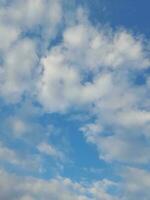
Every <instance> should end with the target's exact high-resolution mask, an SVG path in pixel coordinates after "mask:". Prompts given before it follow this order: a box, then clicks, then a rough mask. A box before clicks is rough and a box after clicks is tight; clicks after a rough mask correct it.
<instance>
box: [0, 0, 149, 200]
mask: <svg viewBox="0 0 150 200" xmlns="http://www.w3.org/2000/svg"><path fill="white" fill-rule="evenodd" d="M1 4H2V6H1V7H0V97H1V99H2V100H3V101H4V102H5V103H6V104H7V105H9V104H13V105H16V104H17V105H19V106H20V105H21V103H22V101H23V100H24V99H26V98H28V99H30V100H31V101H33V102H34V103H37V105H38V106H39V107H40V109H41V110H40V111H38V112H35V115H38V116H40V115H41V113H42V114H43V113H50V114H52V113H64V112H68V113H69V112H70V110H73V109H78V110H82V111H83V110H86V112H87V113H89V118H90V117H91V118H92V117H93V116H94V118H95V121H94V122H90V123H88V124H85V125H83V127H80V130H81V131H82V132H83V133H84V136H85V139H86V141H88V142H90V143H92V144H94V145H96V147H97V149H98V152H99V158H100V159H103V160H105V161H107V162H113V161H116V162H118V163H121V164H124V163H126V164H128V165H132V164H134V165H135V164H138V165H139V164H141V165H144V164H148V163H149V161H150V156H149V153H148V152H149V151H150V143H149V137H150V135H149V130H150V103H149V101H148V99H149V89H150V79H149V72H148V69H149V66H150V59H149V49H148V44H147V41H144V39H143V38H142V37H141V36H137V35H135V34H134V33H131V32H129V31H128V30H125V29H119V28H118V29H117V30H112V29H111V28H109V27H105V26H103V25H99V26H96V25H93V24H92V23H91V22H90V20H89V19H88V17H87V15H86V14H85V12H84V11H83V9H81V8H80V9H78V10H77V11H75V13H74V18H73V19H72V20H70V21H69V19H68V21H69V23H68V21H64V20H65V19H66V16H65V13H64V12H63V6H62V1H59V0H49V1H47V0H36V1H35V0H27V1H25V0H21V1H20V0H13V1H11V2H10V1H3V3H1ZM141 80H142V81H141ZM19 103H20V104H19ZM22 109H23V111H22V112H20V111H19V112H20V114H18V115H17V116H14V115H13V114H12V115H11V116H9V117H8V118H7V120H6V121H7V122H5V123H4V124H5V125H8V126H9V128H8V130H11V132H12V133H13V136H14V138H18V137H20V138H21V137H22V138H23V137H24V135H27V133H28V136H26V137H24V139H26V141H28V142H29V143H30V144H31V143H33V144H32V145H33V146H34V145H35V147H36V151H38V153H40V154H42V155H46V156H51V157H55V158H57V159H60V160H63V156H64V155H63V153H62V152H60V151H59V150H57V148H55V147H54V145H53V144H50V143H48V142H45V135H44V136H43V138H42V140H41V138H36V137H35V138H34V139H35V140H37V141H34V140H32V139H33V137H32V139H31V138H30V137H29V135H32V134H33V132H35V134H36V133H37V132H38V133H39V132H40V133H39V135H40V137H41V135H42V134H43V132H44V130H45V129H44V128H43V127H42V125H38V123H37V121H38V119H37V118H38V117H37V118H36V120H35V119H34V120H35V121H36V122H35V123H32V122H30V118H32V117H31V115H30V114H29V113H27V115H28V116H29V119H28V116H25V114H24V112H26V108H22ZM29 109H30V108H28V110H29ZM32 111H33V110H32V109H31V110H30V112H32ZM40 112H41V113H40ZM32 120H33V118H32ZM34 120H33V121H34ZM6 130H7V129H6ZM29 138H30V139H29ZM31 158H32V156H31V157H30V159H31ZM0 159H1V160H2V161H3V160H5V161H6V162H9V163H12V164H17V165H21V162H23V163H24V164H25V163H26V162H28V159H27V160H24V161H23V159H21V158H20V157H18V154H17V153H16V152H15V151H14V150H11V149H9V148H8V147H6V146H4V145H2V143H0ZM121 176H123V178H124V180H125V182H124V184H122V183H120V184H121V186H123V185H124V192H125V194H124V197H121V198H122V199H123V200H124V199H125V200H126V199H132V200H133V199H137V198H140V199H141V198H142V197H143V199H146V200H147V199H148V198H149V196H150V194H149V192H147V191H148V190H147V191H146V190H145V189H144V188H148V187H149V181H148V178H147V177H149V173H148V172H146V171H144V170H139V169H133V168H132V169H131V168H130V169H129V170H127V172H126V173H123V174H122V175H121ZM137 177H140V178H139V179H138V178H137ZM8 180H9V182H8ZM139 180H142V181H141V183H140V181H139ZM14 182H15V183H16V185H15V188H14V189H13V191H12V188H11V187H12V185H14ZM0 185H1V187H0V188H2V189H1V192H0V195H1V196H0V197H1V199H6V200H7V199H8V200H9V199H10V198H11V199H14V200H15V199H16V200H17V199H22V200H26V199H31V200H33V199H49V197H50V198H52V199H61V200H63V199H65V200H67V199H68V200H74V199H78V200H89V199H93V200H94V199H96V200H99V199H103V200H114V199H115V197H113V196H112V195H110V194H109V193H108V192H107V189H108V187H107V186H109V185H110V186H112V185H113V183H111V182H109V181H108V180H107V181H106V180H105V181H100V182H96V183H95V184H93V185H92V186H84V185H83V184H80V183H73V182H72V181H71V180H70V179H63V178H59V179H54V180H50V181H45V180H39V179H35V178H29V177H27V178H20V177H17V175H11V174H8V173H7V172H4V171H2V172H1V181H0ZM58 191H60V193H58ZM127 193H130V194H127ZM10 194H11V197H10ZM60 195H61V196H60Z"/></svg>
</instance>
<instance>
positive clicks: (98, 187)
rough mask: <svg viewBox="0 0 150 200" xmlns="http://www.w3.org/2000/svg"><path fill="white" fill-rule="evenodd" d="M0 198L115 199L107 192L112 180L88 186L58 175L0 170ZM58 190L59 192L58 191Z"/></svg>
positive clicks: (115, 199)
mask: <svg viewBox="0 0 150 200" xmlns="http://www.w3.org/2000/svg"><path fill="white" fill-rule="evenodd" d="M0 176H1V179H0V188H1V193H0V198H1V199H6V200H10V199H11V200H19V199H21V200H27V199H28V200H29V199H32V200H35V199H36V200H37V199H41V200H42V199H43V200H48V199H53V200H55V199H57V200H90V199H93V200H94V199H103V200H117V198H115V197H113V196H111V195H110V194H108V193H107V191H106V190H107V189H108V188H109V187H111V186H113V185H114V183H113V182H111V181H108V180H102V181H99V182H96V183H94V184H92V185H90V186H88V185H84V184H81V183H77V182H73V181H72V180H70V179H68V178H63V177H58V178H55V179H50V180H42V179H37V178H32V177H19V176H16V175H13V174H9V173H7V172H5V171H3V170H1V171H0ZM58 191H59V192H58Z"/></svg>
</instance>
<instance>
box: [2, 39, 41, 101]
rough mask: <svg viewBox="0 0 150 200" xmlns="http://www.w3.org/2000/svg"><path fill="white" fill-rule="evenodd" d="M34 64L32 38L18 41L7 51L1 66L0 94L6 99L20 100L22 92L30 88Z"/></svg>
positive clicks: (35, 60)
mask: <svg viewBox="0 0 150 200" xmlns="http://www.w3.org/2000/svg"><path fill="white" fill-rule="evenodd" d="M36 64H37V55H36V49H35V44H34V42H33V41H32V40H29V39H24V40H21V41H18V42H17V43H16V44H15V45H14V46H13V48H11V49H10V50H9V51H8V52H7V54H6V56H5V61H4V63H3V66H2V68H3V73H2V77H1V80H2V81H1V83H2V84H1V85H0V90H1V95H2V96H4V97H5V98H6V101H8V102H13V101H15V102H16V101H18V100H20V98H21V96H22V94H23V93H24V92H26V91H29V90H30V89H31V85H32V84H31V83H32V80H33V77H34V76H33V70H34V67H35V65H36ZM10 97H11V98H10Z"/></svg>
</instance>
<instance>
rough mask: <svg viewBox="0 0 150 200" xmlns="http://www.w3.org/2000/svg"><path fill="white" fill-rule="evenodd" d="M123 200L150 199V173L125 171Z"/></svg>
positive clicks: (137, 170) (131, 169) (136, 170)
mask: <svg viewBox="0 0 150 200" xmlns="http://www.w3.org/2000/svg"><path fill="white" fill-rule="evenodd" d="M123 176H124V182H123V185H122V187H123V188H124V197H123V200H127V199H129V200H135V199H145V200H148V199H149V197H150V192H149V189H148V188H149V187H150V173H149V172H148V171H146V170H142V169H136V168H128V169H126V170H125V171H124V174H123Z"/></svg>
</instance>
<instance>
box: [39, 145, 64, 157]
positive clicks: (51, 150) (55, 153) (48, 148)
mask: <svg viewBox="0 0 150 200" xmlns="http://www.w3.org/2000/svg"><path fill="white" fill-rule="evenodd" d="M37 149H38V150H39V151H40V152H41V153H44V154H46V155H48V156H52V157H54V158H56V159H63V157H64V156H63V153H62V152H61V151H59V150H58V149H56V148H55V147H54V146H52V145H50V144H47V143H45V142H42V143H40V144H39V145H38V146H37Z"/></svg>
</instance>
